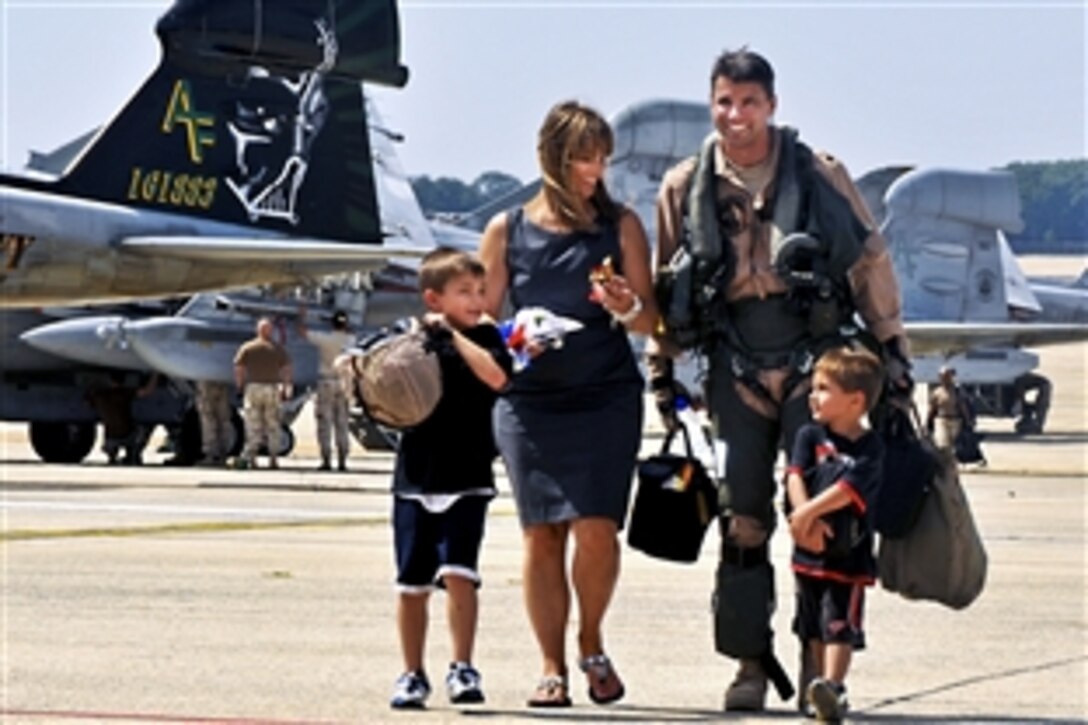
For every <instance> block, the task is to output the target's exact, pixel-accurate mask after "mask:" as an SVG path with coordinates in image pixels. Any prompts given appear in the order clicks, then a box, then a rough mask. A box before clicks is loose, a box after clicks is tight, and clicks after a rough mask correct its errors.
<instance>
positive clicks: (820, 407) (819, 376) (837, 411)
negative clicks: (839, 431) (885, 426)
mask: <svg viewBox="0 0 1088 725" xmlns="http://www.w3.org/2000/svg"><path fill="white" fill-rule="evenodd" d="M808 404H809V408H810V409H811V410H812V419H813V420H815V421H816V422H818V423H823V424H824V425H828V426H832V427H834V426H836V425H844V424H852V423H855V422H856V421H858V420H861V417H862V416H863V415H864V414H865V394H864V393H862V392H860V391H857V392H853V393H848V392H846V391H845V390H843V389H842V387H841V386H840V385H839V384H838V383H836V382H835V381H834V380H832V379H831V378H830V377H828V376H827V375H826V374H825V373H823V372H820V371H819V370H817V371H816V372H815V373H814V374H813V376H812V392H810V393H809V395H808Z"/></svg>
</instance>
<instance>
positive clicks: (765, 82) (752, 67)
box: [710, 46, 774, 98]
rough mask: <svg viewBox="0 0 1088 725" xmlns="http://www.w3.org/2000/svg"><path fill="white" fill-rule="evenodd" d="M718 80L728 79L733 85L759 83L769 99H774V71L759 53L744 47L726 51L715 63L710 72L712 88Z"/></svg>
mask: <svg viewBox="0 0 1088 725" xmlns="http://www.w3.org/2000/svg"><path fill="white" fill-rule="evenodd" d="M718 78H728V79H729V80H730V82H732V83H758V84H759V85H760V86H761V87H762V88H763V91H764V92H765V93H766V94H767V97H768V98H774V69H773V68H772V67H771V64H770V63H769V62H767V59H766V58H764V57H763V56H762V55H760V54H759V53H756V52H755V51H752V50H748V46H744V47H742V48H740V49H738V50H726V51H724V52H723V53H722V54H721V55H719V56H718V58H717V60H715V61H714V68H713V70H711V71H710V87H711V88H713V87H714V81H716V80H717V79H718Z"/></svg>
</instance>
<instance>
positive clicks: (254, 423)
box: [234, 317, 291, 468]
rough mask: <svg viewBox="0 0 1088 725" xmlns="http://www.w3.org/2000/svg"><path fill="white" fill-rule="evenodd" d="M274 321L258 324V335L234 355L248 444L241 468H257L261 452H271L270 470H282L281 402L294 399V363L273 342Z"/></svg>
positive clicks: (262, 320)
mask: <svg viewBox="0 0 1088 725" xmlns="http://www.w3.org/2000/svg"><path fill="white" fill-rule="evenodd" d="M273 331H274V328H273V326H272V320H270V319H268V318H267V317H262V318H261V319H260V320H259V321H258V322H257V336H256V337H255V338H253V339H252V340H249V341H248V342H245V343H243V344H242V346H241V347H239V348H238V352H237V354H235V356H234V382H235V384H236V385H237V386H238V389H239V390H242V391H243V400H244V402H245V421H246V444H245V448H244V449H243V450H242V456H241V458H240V459H239V461H238V465H239V467H240V468H256V467H257V451H258V450H259V449H260V446H261V444H262V443H264V444H265V446H266V448H267V449H268V467H269V468H278V464H277V462H276V452H277V451H279V448H280V401H281V400H284V399H286V398H288V397H290V393H291V360H290V358H289V357H288V355H287V351H286V350H285V349H284V348H283V346H282V345H280V344H278V343H277V342H276V341H275V340H274V339H273V336H272V335H273Z"/></svg>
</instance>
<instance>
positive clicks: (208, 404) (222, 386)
mask: <svg viewBox="0 0 1088 725" xmlns="http://www.w3.org/2000/svg"><path fill="white" fill-rule="evenodd" d="M233 393H234V390H233V389H232V388H231V385H230V383H220V382H217V381H214V380H198V381H197V383H196V412H197V413H198V414H199V415H200V439H201V452H202V453H203V454H204V456H203V458H201V459H200V462H199V464H200V465H205V466H221V465H223V464H224V463H226V460H227V455H229V454H230V449H231V443H232V442H233V440H234V424H233V423H232V422H231V411H232V406H231V399H232V398H233Z"/></svg>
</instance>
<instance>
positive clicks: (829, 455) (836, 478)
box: [786, 423, 884, 583]
mask: <svg viewBox="0 0 1088 725" xmlns="http://www.w3.org/2000/svg"><path fill="white" fill-rule="evenodd" d="M883 459H884V444H883V442H882V441H881V440H880V437H879V436H877V435H876V434H875V433H874V432H872V431H866V432H865V433H864V434H863V435H862V436H861V437H859V438H858V439H857V440H855V441H852V440H850V439H849V438H844V437H843V436H840V435H838V434H836V433H834V432H832V431H830V430H828V429H827V428H826V427H824V426H822V425H820V424H818V423H809V424H807V425H805V426H803V427H802V428H801V430H799V431H798V432H797V437H796V438H795V439H794V444H793V453H792V455H791V456H790V470H793V471H797V472H799V473H800V474H801V476H802V477H803V478H804V480H805V490H806V491H807V492H808V495H809V498H814V497H816V496H818V495H819V494H820V493H822V492H823V491H825V490H827V489H828V488H831V487H832V486H835V485H837V484H839V483H842V484H845V485H846V487H847V490H848V491H849V492H850V495H851V498H852V499H853V502H852V503H851V504H850V505H848V506H847V507H846V508H843V509H839V510H837V511H833V512H831V513H829V514H826V515H825V516H824V518H825V519H826V520H827V521H828V523H830V524H831V526H832V528H833V529H834V530H835V531H836V532H838V534H839V535H840V536H842V535H848V536H849V537H850V544H851V545H850V547H849V551H848V552H847V553H845V554H844V555H842V556H830V555H828V554H827V553H826V552H825V553H820V554H816V553H813V552H811V551H808V550H806V549H802V548H800V547H798V546H796V545H795V546H794V547H793V569H794V571H796V572H798V573H800V574H805V575H808V576H813V577H817V578H821V579H834V580H837V581H845V582H861V583H872V582H873V581H874V579H875V577H876V560H875V559H874V558H873V524H872V519H873V511H874V510H875V507H876V501H877V496H878V495H879V493H880V481H881V467H882V465H883ZM786 503H787V506H786V513H787V514H788V513H789V512H790V509H791V507H790V506H789V498H788V497H787V499H786Z"/></svg>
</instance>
